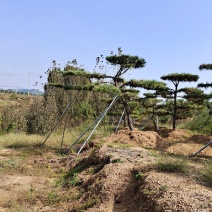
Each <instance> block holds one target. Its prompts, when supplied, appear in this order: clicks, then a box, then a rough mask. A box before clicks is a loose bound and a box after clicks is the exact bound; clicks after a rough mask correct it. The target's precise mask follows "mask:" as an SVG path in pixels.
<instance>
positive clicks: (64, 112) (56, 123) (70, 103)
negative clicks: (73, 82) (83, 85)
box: [43, 91, 79, 145]
mask: <svg viewBox="0 0 212 212" xmlns="http://www.w3.org/2000/svg"><path fill="white" fill-rule="evenodd" d="M78 93H79V91H78V92H77V93H76V95H75V96H74V98H73V99H72V100H71V101H70V102H69V104H68V105H67V106H66V108H65V110H64V111H63V113H62V115H61V116H60V117H59V119H58V120H57V121H56V122H55V124H54V126H53V127H52V129H51V131H50V132H49V134H48V135H47V137H46V139H45V140H44V142H43V145H44V144H45V142H46V141H47V139H48V138H49V136H50V135H51V134H52V132H53V131H54V129H55V127H56V126H57V125H58V123H59V122H60V120H61V119H62V117H63V116H64V115H65V114H66V112H67V110H68V109H69V107H70V106H71V105H72V103H73V102H74V100H75V98H76V97H77V95H78Z"/></svg>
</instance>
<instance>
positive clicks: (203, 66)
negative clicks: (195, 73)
mask: <svg viewBox="0 0 212 212" xmlns="http://www.w3.org/2000/svg"><path fill="white" fill-rule="evenodd" d="M199 69H200V70H203V69H205V70H212V64H202V65H200V66H199Z"/></svg>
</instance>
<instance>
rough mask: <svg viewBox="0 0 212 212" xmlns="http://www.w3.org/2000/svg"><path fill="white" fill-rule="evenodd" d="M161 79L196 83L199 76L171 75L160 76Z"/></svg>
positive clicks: (187, 74)
mask: <svg viewBox="0 0 212 212" xmlns="http://www.w3.org/2000/svg"><path fill="white" fill-rule="evenodd" d="M161 79H162V80H169V81H175V82H196V81H197V80H198V79H199V76H198V75H194V74H189V73H181V74H179V73H172V74H168V75H165V76H162V77H161Z"/></svg>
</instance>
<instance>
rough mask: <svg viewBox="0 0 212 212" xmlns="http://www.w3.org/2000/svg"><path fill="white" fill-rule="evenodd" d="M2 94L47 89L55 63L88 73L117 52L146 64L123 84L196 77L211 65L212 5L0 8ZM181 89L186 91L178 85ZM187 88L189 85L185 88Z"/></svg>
mask: <svg viewBox="0 0 212 212" xmlns="http://www.w3.org/2000/svg"><path fill="white" fill-rule="evenodd" d="M0 3H1V4H0V26H1V27H0V88H1V87H3V86H5V87H4V88H6V86H16V87H22V88H27V87H28V83H29V74H30V73H31V74H32V75H31V81H30V86H31V88H33V85H34V84H35V82H36V81H37V82H39V83H40V81H42V82H44V83H45V82H46V75H45V71H46V70H47V69H48V68H49V67H50V66H51V63H52V60H56V61H57V62H59V63H61V64H62V66H64V65H65V64H66V62H67V61H71V60H72V59H77V61H78V63H79V64H84V66H85V67H86V68H87V70H89V71H92V70H93V69H94V66H95V62H96V57H97V56H99V55H100V54H103V55H105V56H107V55H109V54H110V52H111V51H114V52H117V48H118V47H121V48H122V49H123V53H124V54H131V55H137V56H139V57H142V58H144V59H145V60H146V62H147V63H146V67H145V68H143V69H139V70H132V71H130V72H128V73H127V74H126V77H127V78H135V79H155V80H160V77H161V76H162V75H165V74H169V73H173V72H179V73H183V72H186V73H193V74H198V75H199V76H200V79H199V81H198V82H206V81H209V82H210V81H212V73H210V72H209V71H202V72H201V71H199V70H198V66H199V65H200V64H202V63H212V27H211V21H212V13H211V8H212V1H211V0H201V1H200V0H177V1H176V0H175V1H174V0H131V1H128V0H107V1H97V0H91V1H85V0H84V1H83V0H77V1H73V0H60V1H56V0H19V1H16V0H0ZM39 75H41V76H43V77H42V79H41V80H40V78H39ZM183 85H185V84H183ZM188 85H189V84H188Z"/></svg>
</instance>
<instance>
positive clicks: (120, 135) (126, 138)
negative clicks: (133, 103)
mask: <svg viewBox="0 0 212 212" xmlns="http://www.w3.org/2000/svg"><path fill="white" fill-rule="evenodd" d="M105 141H106V142H107V143H114V144H123V145H126V144H128V145H130V146H140V147H146V148H157V149H161V148H164V147H165V146H166V145H167V142H166V141H165V140H164V139H163V138H162V137H161V136H160V135H159V134H158V133H157V132H153V131H140V130H138V129H134V130H133V131H130V130H129V129H128V128H125V129H121V130H119V131H118V132H117V133H116V134H115V133H114V134H112V135H111V136H110V137H108V138H106V139H105Z"/></svg>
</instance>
